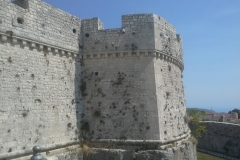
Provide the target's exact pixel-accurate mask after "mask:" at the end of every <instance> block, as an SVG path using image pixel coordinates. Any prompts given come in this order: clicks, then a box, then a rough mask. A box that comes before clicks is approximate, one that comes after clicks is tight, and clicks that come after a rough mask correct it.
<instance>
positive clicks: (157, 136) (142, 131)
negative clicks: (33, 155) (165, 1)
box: [0, 0, 190, 159]
mask: <svg viewBox="0 0 240 160" xmlns="http://www.w3.org/2000/svg"><path fill="white" fill-rule="evenodd" d="M0 52H1V54H0V91H1V92H0V159H1V158H6V157H7V158H10V159H11V158H12V157H17V156H22V155H28V154H29V153H30V152H31V151H30V150H31V148H32V147H33V146H35V145H40V146H44V147H45V150H54V149H56V148H59V147H65V146H66V145H71V144H72V145H73V144H76V142H77V140H78V138H79V137H81V138H85V139H86V140H88V141H91V142H93V143H94V142H96V143H98V142H106V143H107V142H108V141H112V140H116V141H121V143H124V141H125V140H126V142H127V141H136V142H138V143H143V142H145V141H148V142H154V143H158V144H159V145H160V146H161V145H163V144H169V143H175V142H178V141H180V140H181V139H183V138H185V137H186V136H188V135H189V128H188V127H187V124H186V123H185V122H184V116H185V100H184V88H183V84H182V75H181V74H182V71H183V69H184V64H183V58H182V57H183V53H182V41H181V37H180V36H179V35H178V34H176V30H175V28H174V27H173V26H172V25H171V24H170V23H168V22H167V21H166V20H164V19H163V18H162V17H159V16H157V15H155V14H133V15H123V16H122V27H121V28H116V29H104V27H103V23H102V22H101V21H100V20H99V19H98V18H92V19H84V20H82V19H80V18H77V17H75V16H72V15H70V14H68V13H66V12H64V11H61V10H60V9H57V8H55V7H53V6H51V5H49V4H47V3H45V2H43V1H41V0H14V1H12V2H10V1H9V0H0ZM123 146H124V145H123ZM122 148H124V147H122ZM133 148H134V146H133ZM164 154H165V152H164ZM169 154H172V153H169ZM189 154H190V153H189ZM63 155H64V154H63ZM52 156H54V155H52ZM185 156H186V157H187V156H188V153H186V154H185ZM150 157H151V156H150ZM52 158H54V157H52ZM55 158H56V157H55Z"/></svg>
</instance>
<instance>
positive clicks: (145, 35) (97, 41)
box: [80, 14, 183, 62]
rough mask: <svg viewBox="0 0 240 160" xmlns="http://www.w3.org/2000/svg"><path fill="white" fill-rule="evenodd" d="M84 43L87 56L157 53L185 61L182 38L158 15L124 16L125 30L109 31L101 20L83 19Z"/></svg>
mask: <svg viewBox="0 0 240 160" xmlns="http://www.w3.org/2000/svg"><path fill="white" fill-rule="evenodd" d="M80 44H81V46H82V53H83V55H84V54H94V53H101V52H114V51H115V52H131V51H132V52H134V51H140V52H141V51H142V52H147V51H151V50H156V51H157V52H163V53H164V54H168V55H169V56H171V57H174V58H175V59H178V60H179V61H180V62H182V61H183V59H182V44H181V38H180V36H179V35H176V31H175V28H174V27H173V26H172V25H171V24H170V23H168V22H167V21H166V20H164V19H163V18H161V17H159V16H157V15H155V14H132V15H123V16H122V27H121V28H117V29H106V30H105V29H104V28H103V24H102V23H101V22H100V20H99V19H98V18H93V19H87V20H83V21H82V39H81V42H80Z"/></svg>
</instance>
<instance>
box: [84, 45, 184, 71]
mask: <svg viewBox="0 0 240 160" xmlns="http://www.w3.org/2000/svg"><path fill="white" fill-rule="evenodd" d="M140 56H143V57H153V58H156V59H160V60H164V61H168V62H170V63H173V64H175V65H176V66H178V67H179V68H180V70H181V71H183V69H184V63H183V62H182V61H181V60H179V59H177V58H175V57H174V56H172V55H170V54H167V53H164V52H163V51H159V50H135V51H132V50H129V51H106V52H93V53H89V52H88V53H83V54H82V56H81V57H80V58H81V59H102V58H124V57H126V58H127V57H140Z"/></svg>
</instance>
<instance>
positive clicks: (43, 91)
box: [0, 0, 82, 159]
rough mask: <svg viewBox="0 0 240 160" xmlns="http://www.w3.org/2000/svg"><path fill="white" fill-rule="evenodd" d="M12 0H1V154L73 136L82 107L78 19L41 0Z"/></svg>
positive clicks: (53, 143) (57, 141)
mask: <svg viewBox="0 0 240 160" xmlns="http://www.w3.org/2000/svg"><path fill="white" fill-rule="evenodd" d="M17 2H20V0H19V1H18V0H17V1H14V3H17ZM14 3H11V2H10V1H5V0H1V1H0V20H1V21H0V34H1V37H0V39H1V41H0V52H1V53H0V155H1V156H0V157H1V158H0V159H2V158H3V157H6V156H11V155H15V154H16V153H17V152H18V153H19V152H20V153H24V152H28V151H29V150H30V151H31V148H32V147H33V146H34V145H36V144H38V145H40V146H46V145H48V146H49V147H50V146H51V145H52V146H54V145H57V144H61V143H63V144H64V143H73V142H76V139H77V138H78V135H77V134H76V133H75V130H77V126H76V125H77V122H76V121H77V117H76V110H81V107H82V106H81V105H80V103H79V102H78V103H76V102H77V101H79V99H80V90H79V88H78V87H76V86H79V85H80V78H79V76H80V75H79V74H78V72H80V65H79V64H80V63H79V61H77V59H76V58H77V55H78V54H79V53H78V38H79V34H80V25H81V20H80V19H78V18H76V17H73V16H71V15H69V14H67V13H65V12H63V11H61V10H59V9H56V8H54V7H53V6H51V5H49V4H46V3H44V2H41V1H36V0H29V1H25V2H24V6H23V5H22V6H21V5H19V4H18V5H15V4H14ZM20 4H22V2H21V3H20ZM73 29H76V33H73ZM78 66H79V67H78ZM76 97H77V99H76Z"/></svg>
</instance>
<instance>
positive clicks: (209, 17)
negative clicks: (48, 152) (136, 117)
mask: <svg viewBox="0 0 240 160" xmlns="http://www.w3.org/2000/svg"><path fill="white" fill-rule="evenodd" d="M44 1H45V2H47V3H49V4H51V5H53V6H55V7H57V8H60V9H62V10H64V11H66V12H68V13H70V14H73V15H75V16H77V17H79V18H81V19H85V18H92V17H99V19H100V20H101V21H102V22H103V23H104V27H105V28H120V27H121V15H123V14H133V13H155V14H157V15H159V16H161V17H163V18H165V19H166V20H167V21H168V22H170V23H171V24H173V26H175V28H176V29H177V33H179V34H180V35H181V36H182V39H183V48H184V62H185V69H184V72H183V75H184V78H183V81H184V86H185V98H186V102H187V107H188V108H192V107H195V108H205V109H211V108H212V109H213V110H215V111H219V112H224V111H225V112H227V111H229V110H232V109H234V108H238V109H240V0H44Z"/></svg>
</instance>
